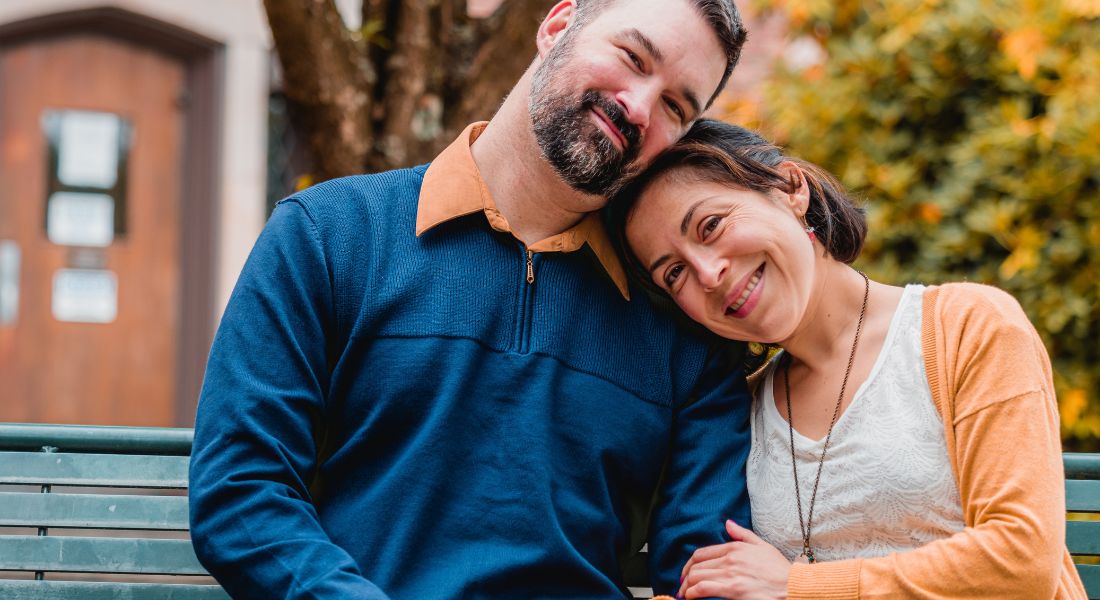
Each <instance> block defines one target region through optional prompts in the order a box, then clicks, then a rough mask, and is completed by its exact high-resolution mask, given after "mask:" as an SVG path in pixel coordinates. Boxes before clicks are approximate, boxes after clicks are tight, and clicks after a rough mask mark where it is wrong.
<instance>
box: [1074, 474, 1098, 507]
mask: <svg viewBox="0 0 1100 600" xmlns="http://www.w3.org/2000/svg"><path fill="white" fill-rule="evenodd" d="M1066 510H1067V511H1069V512H1100V481H1086V480H1078V479H1067V480H1066Z"/></svg>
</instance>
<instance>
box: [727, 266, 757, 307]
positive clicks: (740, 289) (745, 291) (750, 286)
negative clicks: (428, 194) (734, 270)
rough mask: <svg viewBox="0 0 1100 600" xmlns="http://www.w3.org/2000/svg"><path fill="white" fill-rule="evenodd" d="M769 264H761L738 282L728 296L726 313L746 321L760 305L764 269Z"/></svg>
mask: <svg viewBox="0 0 1100 600" xmlns="http://www.w3.org/2000/svg"><path fill="white" fill-rule="evenodd" d="M766 265H767V263H761V264H760V266H759V267H757V269H756V270H755V271H753V272H752V273H749V274H748V275H745V276H744V277H743V278H742V279H741V281H738V282H737V284H736V285H735V286H733V289H731V290H730V293H729V294H727V295H726V302H725V306H726V310H725V313H726V314H727V315H729V316H731V317H734V318H735V319H744V318H745V317H747V316H749V314H750V313H752V311H753V309H754V308H756V305H757V304H759V303H760V296H761V294H762V293H763V291H764V267H765V266H766Z"/></svg>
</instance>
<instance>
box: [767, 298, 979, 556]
mask: <svg viewBox="0 0 1100 600" xmlns="http://www.w3.org/2000/svg"><path fill="white" fill-rule="evenodd" d="M923 295H924V286H918V285H911V286H908V287H906V288H905V293H904V294H903V296H902V299H901V302H900V303H899V305H898V308H897V311H896V312H895V314H894V317H893V320H892V321H891V323H890V329H889V332H888V333H887V335H886V341H885V343H884V344H883V347H882V351H881V352H880V354H879V356H878V358H877V359H876V361H875V365H874V366H873V367H872V369H871V373H870V376H869V377H868V378H867V380H866V381H864V382H863V384H862V385H860V386H859V389H858V390H857V391H856V394H855V396H854V397H853V399H852V402H851V404H850V405H849V406H848V408H847V409H846V410H845V411H844V412H843V413H842V414H841V416H840V418H839V419H838V420H837V423H836V425H835V426H834V427H833V435H832V440H831V441H830V442H829V452H828V454H827V455H826V457H825V465H824V467H823V470H822V473H821V484H820V486H819V488H818V492H817V502H816V504H815V505H814V520H813V530H812V534H811V538H810V543H811V546H812V547H813V550H814V555H815V557H816V558H817V559H818V560H839V559H845V558H856V557H865V558H866V557H878V556H885V555H887V554H889V553H891V552H901V551H905V550H911V549H913V548H916V547H917V546H921V545H923V544H927V543H928V542H931V541H933V540H937V539H940V538H944V537H948V536H950V535H951V534H953V533H955V532H957V531H961V530H962V529H963V526H964V525H963V513H962V507H961V502H960V500H959V492H958V489H957V488H956V486H955V479H954V476H953V475H952V472H951V466H950V463H949V462H948V457H947V447H946V445H945V442H944V433H943V420H942V419H941V417H940V414H939V412H938V411H937V410H936V406H935V405H934V404H933V403H932V395H931V392H930V391H929V388H928V379H927V376H926V374H925V371H924V361H923V359H922V358H921V298H922V297H923ZM776 364H777V361H773V362H772V363H771V364H770V365H769V366H768V372H767V373H766V376H765V379H764V381H762V382H761V384H760V388H759V391H758V393H757V398H756V399H755V400H754V401H753V411H752V449H751V451H750V453H749V460H748V467H747V469H748V489H749V497H750V499H751V502H752V521H753V529H754V530H755V531H756V532H757V534H759V535H760V536H761V537H762V538H764V539H765V540H767V541H768V542H770V543H771V544H773V545H775V546H776V547H777V548H779V550H780V551H781V552H783V554H784V555H786V556H787V558H788V559H793V558H795V557H796V556H798V555H799V554H801V553H802V535H801V532H800V530H799V526H798V508H797V504H796V503H795V495H794V478H793V476H792V474H791V450H790V438H789V437H788V436H789V434H788V430H787V421H786V420H785V419H784V418H783V417H782V416H781V415H780V414H779V411H778V410H777V409H776V406H775V400H774V396H773V386H772V382H773V376H774V373H775V367H776ZM780 392H782V390H780ZM794 414H795V424H796V427H797V423H798V410H797V408H796V409H795V411H794ZM823 445H824V439H822V440H820V441H814V440H811V439H809V438H806V437H803V436H802V435H799V433H798V430H797V429H796V430H795V432H794V446H795V456H796V459H797V463H798V482H799V487H800V489H801V492H802V510H803V519H805V518H806V516H807V513H808V511H809V507H810V494H812V493H813V486H814V477H815V476H816V475H817V464H818V459H819V458H820V457H821V448H822V446H823Z"/></svg>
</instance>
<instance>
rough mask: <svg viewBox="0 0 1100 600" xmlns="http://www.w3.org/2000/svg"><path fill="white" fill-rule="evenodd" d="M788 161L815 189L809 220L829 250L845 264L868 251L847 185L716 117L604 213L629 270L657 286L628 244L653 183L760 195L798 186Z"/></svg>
mask: <svg viewBox="0 0 1100 600" xmlns="http://www.w3.org/2000/svg"><path fill="white" fill-rule="evenodd" d="M783 162H791V163H794V164H795V165H797V166H798V168H799V169H801V170H802V173H803V176H804V177H805V179H806V184H807V186H808V187H809V191H810V204H809V208H808V209H807V211H806V222H807V223H808V224H809V226H810V227H813V228H814V234H815V235H816V236H817V239H819V240H820V241H821V243H822V245H823V246H825V250H826V252H828V253H829V255H830V256H832V257H833V258H834V259H836V260H838V261H840V262H843V263H851V262H852V261H854V260H855V259H856V258H858V257H859V254H860V252H861V251H862V250H863V242H864V240H865V239H866V237H867V219H866V217H865V216H864V213H863V209H862V208H859V207H857V206H856V205H855V203H854V202H852V200H851V198H849V197H848V194H847V192H846V191H845V190H844V186H843V185H841V184H840V182H838V181H837V180H836V178H835V177H833V176H832V175H831V174H829V173H828V172H827V171H825V170H824V169H822V168H821V167H819V166H817V165H815V164H812V163H810V162H807V161H804V160H802V159H798V158H791V157H789V156H784V155H783V152H782V151H781V150H780V148H779V147H778V146H776V145H774V144H772V143H770V142H768V141H767V140H765V139H764V138H763V137H761V136H760V134H758V133H756V132H755V131H752V130H749V129H745V128H744V127H739V126H737V125H731V124H729V123H723V122H722V121H715V120H712V119H702V120H700V121H698V122H697V123H695V126H693V127H692V128H691V130H690V131H688V133H687V135H685V136H684V137H683V139H681V140H680V141H679V142H678V143H676V144H675V145H673V146H672V147H671V148H669V149H668V150H665V152H664V153H662V154H661V155H660V156H658V157H657V159H656V160H654V161H653V164H652V165H650V167H649V168H648V169H647V170H646V171H645V172H643V173H642V174H641V175H640V176H638V177H637V178H636V179H635V180H634V181H632V182H631V183H630V184H629V185H627V186H626V187H624V188H623V189H622V190H621V191H620V192H619V193H618V194H616V195H615V197H614V198H612V199H611V201H610V202H609V203H608V208H607V211H606V214H605V218H606V219H607V221H608V229H609V231H610V232H611V234H612V237H614V238H615V241H616V245H617V246H618V247H619V251H620V253H621V254H622V255H623V257H624V258H625V259H626V262H627V264H629V265H630V266H631V267H632V268H631V269H630V270H631V271H633V272H634V275H637V276H638V278H640V279H641V280H642V283H643V284H645V285H646V286H647V287H650V288H651V289H652V288H653V287H654V286H653V284H652V281H651V280H650V277H649V274H648V273H647V272H646V269H645V267H644V265H641V263H640V262H639V261H638V259H637V257H636V256H635V255H634V253H633V252H632V251H631V249H630V246H629V244H627V243H626V222H627V221H628V220H629V219H630V215H631V214H632V213H633V212H634V208H635V206H636V204H637V201H638V198H639V197H640V196H641V195H642V193H643V192H645V190H646V189H647V188H648V187H649V186H650V185H652V184H653V183H654V182H656V181H657V180H658V179H660V178H662V177H666V176H672V177H675V178H676V181H678V182H684V183H690V182H697V181H707V182H712V183H719V184H723V185H729V186H731V187H735V188H740V189H748V190H753V191H757V192H761V193H767V192H769V191H770V190H773V189H776V190H780V191H782V192H785V193H791V192H794V191H795V190H796V189H798V186H799V180H798V178H797V177H795V176H793V175H790V176H789V175H788V174H786V173H784V172H783V171H781V170H780V169H779V165H780V163H783Z"/></svg>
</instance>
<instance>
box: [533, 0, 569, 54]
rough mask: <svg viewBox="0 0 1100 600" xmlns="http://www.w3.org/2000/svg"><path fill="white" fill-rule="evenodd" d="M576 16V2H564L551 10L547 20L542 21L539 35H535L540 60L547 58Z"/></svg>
mask: <svg viewBox="0 0 1100 600" xmlns="http://www.w3.org/2000/svg"><path fill="white" fill-rule="evenodd" d="M576 16H577V2H576V0H562V1H561V2H558V3H557V4H555V5H554V8H551V9H550V12H549V13H547V15H546V18H545V19H543V20H542V24H541V25H539V30H538V33H537V34H535V45H536V46H537V47H538V51H539V58H540V59H543V58H546V55H547V53H549V52H550V49H551V48H553V47H554V44H556V43H558V41H559V40H560V39H561V36H562V35H563V34H564V33H565V31H566V30H567V29H569V27H570V26H571V25H572V24H573V20H574V19H575V18H576Z"/></svg>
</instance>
